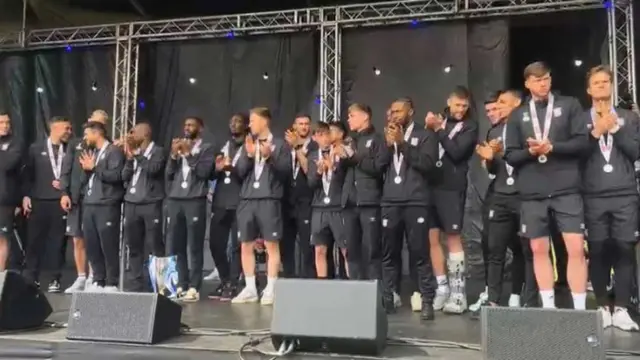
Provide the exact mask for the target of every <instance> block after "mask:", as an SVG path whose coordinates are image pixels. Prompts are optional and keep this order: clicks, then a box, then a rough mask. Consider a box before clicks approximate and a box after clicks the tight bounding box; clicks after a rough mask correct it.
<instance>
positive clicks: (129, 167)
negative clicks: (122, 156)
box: [122, 159, 134, 182]
mask: <svg viewBox="0 0 640 360" xmlns="http://www.w3.org/2000/svg"><path fill="white" fill-rule="evenodd" d="M133 165H134V160H133V159H126V161H125V163H124V167H123V168H122V181H124V182H128V181H131V179H132V178H133Z"/></svg>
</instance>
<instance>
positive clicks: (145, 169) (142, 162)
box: [132, 149, 167, 178]
mask: <svg viewBox="0 0 640 360" xmlns="http://www.w3.org/2000/svg"><path fill="white" fill-rule="evenodd" d="M136 160H137V161H138V166H139V167H140V170H141V171H142V173H143V174H146V176H147V177H150V178H156V177H158V176H160V175H161V174H162V172H163V171H164V165H165V164H166V162H167V157H166V155H165V153H164V149H158V150H156V151H155V153H154V154H152V155H151V157H150V158H149V159H147V158H146V157H144V156H143V155H139V156H137V157H136ZM132 170H133V168H132Z"/></svg>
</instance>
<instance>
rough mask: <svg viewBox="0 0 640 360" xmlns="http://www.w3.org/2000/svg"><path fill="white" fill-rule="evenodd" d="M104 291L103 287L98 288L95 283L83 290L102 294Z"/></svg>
mask: <svg viewBox="0 0 640 360" xmlns="http://www.w3.org/2000/svg"><path fill="white" fill-rule="evenodd" d="M103 290H104V286H100V285H98V284H97V283H95V282H94V283H91V284H89V285H87V286H86V287H85V288H84V291H86V292H102V291H103Z"/></svg>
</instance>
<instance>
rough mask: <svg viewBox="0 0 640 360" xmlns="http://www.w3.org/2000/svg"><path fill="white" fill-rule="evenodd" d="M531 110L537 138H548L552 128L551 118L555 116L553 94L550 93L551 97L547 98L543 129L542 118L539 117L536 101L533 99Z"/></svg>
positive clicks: (530, 105)
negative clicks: (541, 127)
mask: <svg viewBox="0 0 640 360" xmlns="http://www.w3.org/2000/svg"><path fill="white" fill-rule="evenodd" d="M529 112H531V120H532V123H533V133H534V134H535V136H536V140H538V141H544V140H547V138H548V137H549V130H550V129H551V119H552V117H553V94H549V99H548V100H547V111H546V113H545V114H544V125H543V126H544V128H543V129H542V130H541V129H540V119H539V118H538V112H537V110H536V103H535V101H533V99H531V100H530V101H529Z"/></svg>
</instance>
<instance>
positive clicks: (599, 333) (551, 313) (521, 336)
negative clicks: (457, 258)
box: [481, 307, 605, 360]
mask: <svg viewBox="0 0 640 360" xmlns="http://www.w3.org/2000/svg"><path fill="white" fill-rule="evenodd" d="M481 316H482V353H483V357H482V358H483V359H485V360H514V359H518V360H546V359H553V360H605V348H604V344H603V341H604V337H603V329H602V318H601V317H600V315H599V314H598V312H597V311H579V310H568V309H557V310H556V309H553V310H551V309H535V308H517V309H516V308H507V307H483V308H482V314H481Z"/></svg>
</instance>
